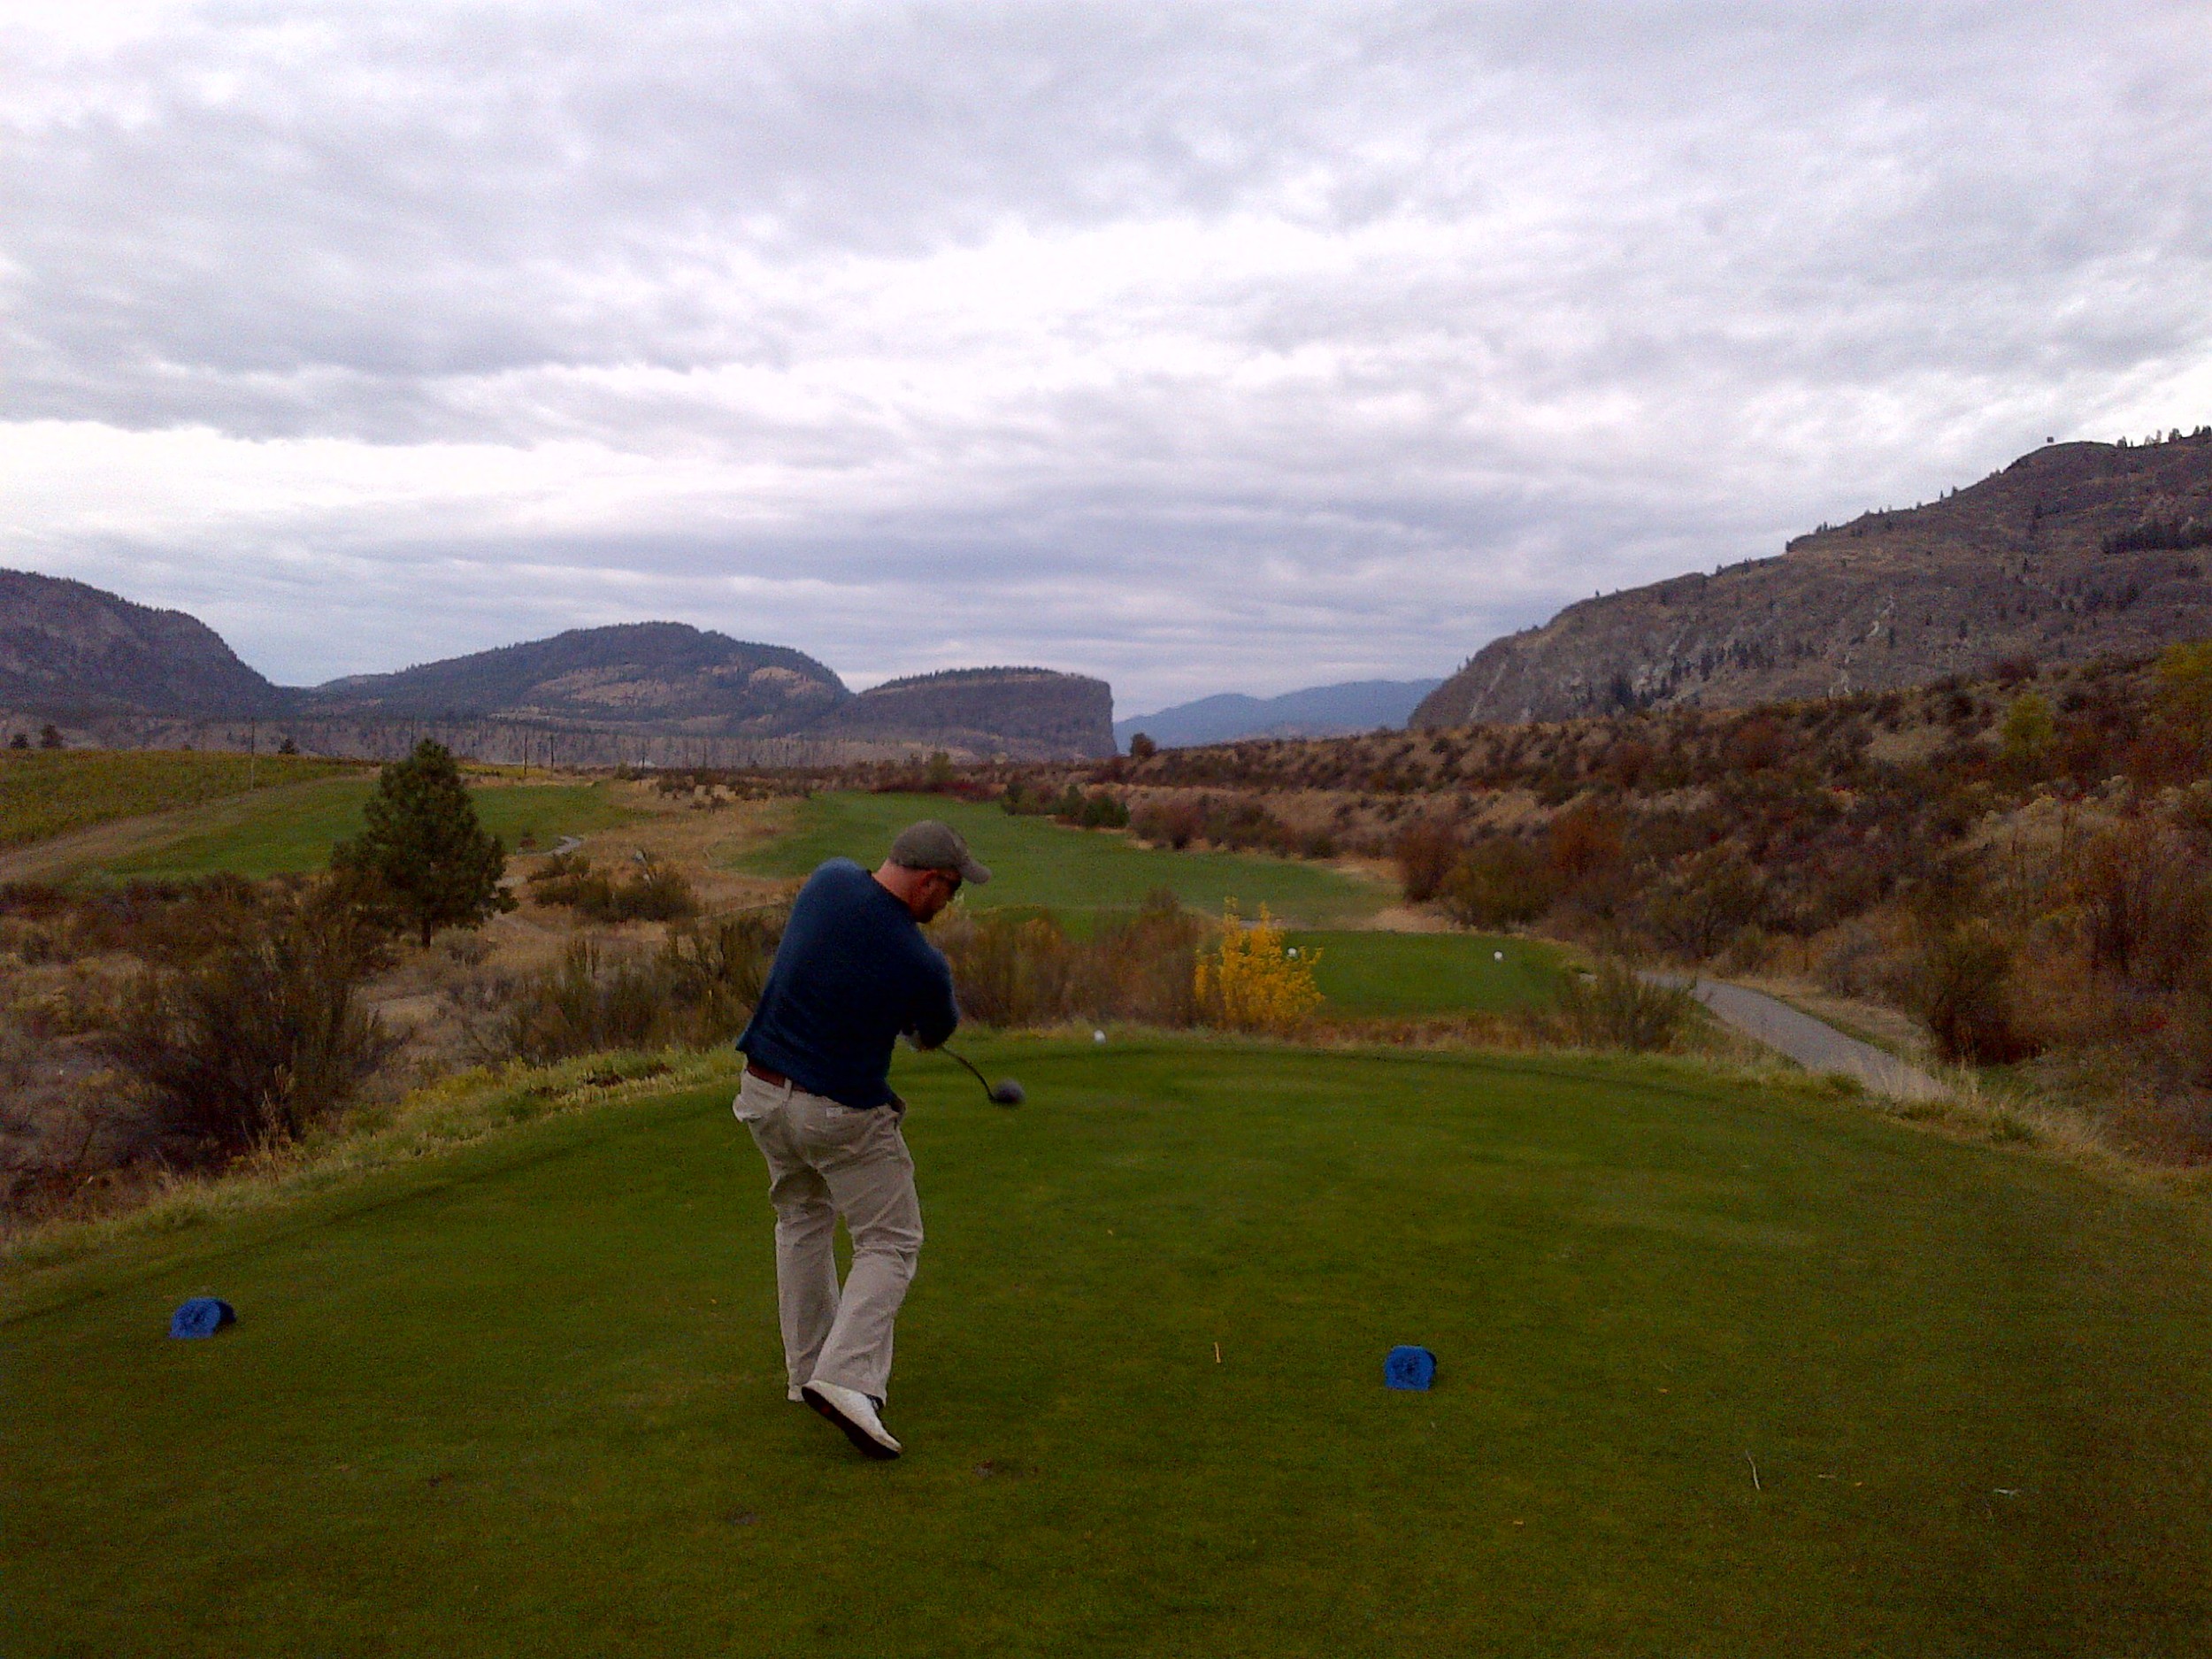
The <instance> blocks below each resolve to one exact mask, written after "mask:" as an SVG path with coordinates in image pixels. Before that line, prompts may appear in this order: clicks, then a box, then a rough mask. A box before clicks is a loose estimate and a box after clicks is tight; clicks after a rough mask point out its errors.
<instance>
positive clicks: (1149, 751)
mask: <svg viewBox="0 0 2212 1659" xmlns="http://www.w3.org/2000/svg"><path fill="white" fill-rule="evenodd" d="M1159 752H1160V746H1159V745H1158V744H1157V743H1156V742H1154V741H1152V740H1151V739H1150V738H1148V737H1147V736H1146V735H1145V734H1144V733H1142V732H1133V733H1130V735H1129V758H1130V759H1132V760H1150V759H1151V758H1152V757H1154V756H1155V755H1156V754H1158V753H1159Z"/></svg>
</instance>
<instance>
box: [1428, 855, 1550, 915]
mask: <svg viewBox="0 0 2212 1659" xmlns="http://www.w3.org/2000/svg"><path fill="white" fill-rule="evenodd" d="M1557 895H1558V887H1557V884H1556V883H1555V880H1554V879H1553V876H1552V872H1551V870H1550V867H1549V865H1548V864H1547V863H1546V861H1545V860H1544V859H1542V858H1541V857H1540V856H1538V855H1537V853H1536V851H1535V849H1533V848H1531V847H1529V846H1526V845H1525V844H1524V843H1522V842H1520V841H1515V840H1513V839H1512V837H1510V836H1507V835H1493V836H1489V837H1487V838H1486V839H1485V840H1482V841H1477V842H1476V843H1475V844H1474V845H1473V846H1472V847H1471V848H1469V849H1467V851H1466V852H1464V853H1463V854H1462V855H1461V856H1460V858H1459V862H1458V863H1457V864H1455V865H1454V866H1453V867H1452V872H1451V873H1450V875H1448V876H1447V877H1446V878H1445V880H1444V886H1443V888H1442V892H1441V897H1442V899H1443V902H1444V908H1445V910H1447V911H1448V912H1449V913H1450V915H1451V917H1452V918H1453V919H1454V920H1455V921H1458V922H1462V923H1464V924H1465V925H1466V926H1470V927H1513V926H1519V925H1521V924H1522V923H1525V922H1532V921H1534V920H1535V919H1536V918H1538V917H1540V916H1541V915H1543V914H1544V912H1545V911H1547V910H1550V909H1551V907H1552V902H1553V901H1554V899H1555V898H1556V896H1557Z"/></svg>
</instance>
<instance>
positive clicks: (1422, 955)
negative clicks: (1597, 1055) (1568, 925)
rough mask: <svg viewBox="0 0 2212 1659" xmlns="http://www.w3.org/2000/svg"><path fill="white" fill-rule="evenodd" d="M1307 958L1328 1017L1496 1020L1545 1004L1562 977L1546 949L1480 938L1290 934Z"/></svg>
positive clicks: (1543, 945) (1533, 944)
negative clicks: (1480, 1015) (1491, 1017)
mask: <svg viewBox="0 0 2212 1659" xmlns="http://www.w3.org/2000/svg"><path fill="white" fill-rule="evenodd" d="M1287 942H1288V943H1289V944H1291V945H1294V946H1295V947H1296V948H1297V949H1300V950H1302V951H1310V952H1314V953H1316V954H1315V958H1314V961H1315V966H1314V983H1315V984H1316V985H1317V987H1320V990H1321V994H1322V995H1324V996H1325V997H1327V998H1328V1005H1327V1008H1326V1010H1325V1011H1326V1012H1328V1013H1332V1014H1353V1015H1362V1014H1382V1015H1421V1014H1459V1013H1468V1012H1474V1013H1485V1014H1495V1013H1502V1012H1504V1011H1505V1010H1508V1009H1511V1008H1528V1007H1532V1006H1536V1005H1539V1004H1541V1003H1545V1002H1550V1001H1552V1000H1553V999H1554V998H1555V997H1556V996H1557V995H1559V986H1560V979H1561V976H1562V973H1563V969H1562V968H1561V967H1560V965H1559V951H1558V950H1557V949H1556V948H1555V947H1554V946H1551V945H1548V944H1546V943H1544V942H1542V941H1538V940H1532V939H1511V938H1507V937H1503V936H1494V935H1490V934H1485V933H1380V932H1376V931H1374V930H1372V929H1363V930H1360V931H1357V932H1352V931H1339V932H1335V933H1309V932H1299V933H1291V934H1289V935H1288V936H1287Z"/></svg>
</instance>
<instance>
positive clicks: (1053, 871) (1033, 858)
mask: <svg viewBox="0 0 2212 1659" xmlns="http://www.w3.org/2000/svg"><path fill="white" fill-rule="evenodd" d="M918 818H941V819H942V820H943V821H945V822H946V823H948V824H950V825H951V826H953V827H954V828H955V829H956V830H958V831H959V832H960V833H962V834H963V835H964V836H965V837H967V840H968V844H969V846H970V847H971V848H972V849H974V852H975V856H977V857H978V858H979V859H981V860H982V861H983V862H984V864H987V865H988V866H989V868H990V871H991V882H990V885H989V886H988V887H979V888H977V889H975V890H974V891H973V892H972V893H969V894H967V895H964V897H963V898H962V901H961V902H963V903H970V904H975V905H979V906H993V905H1030V904H1033V905H1041V906H1042V907H1044V908H1046V909H1048V910H1055V911H1057V912H1059V913H1061V914H1063V915H1067V914H1068V913H1070V912H1082V911H1087V910H1133V909H1134V908H1135V907H1136V906H1137V905H1139V904H1141V903H1142V902H1143V901H1144V897H1145V895H1146V894H1148V893H1150V892H1151V891H1153V890H1154V889H1155V888H1158V887H1165V888H1166V889H1168V890H1169V891H1170V892H1171V893H1173V894H1174V895H1176V897H1178V898H1179V899H1180V900H1182V902H1184V903H1185V904H1187V905H1189V906H1191V907H1192V908H1193V909H1195V910H1208V911H1211V912H1213V913H1215V914H1218V913H1219V912H1220V910H1221V905H1222V902H1223V900H1225V899H1234V900H1236V901H1237V902H1239V903H1240V905H1241V906H1242V907H1243V910H1244V913H1245V914H1246V915H1247V916H1256V915H1257V914H1258V913H1259V909H1260V906H1262V905H1263V904H1264V905H1266V906H1267V907H1268V908H1269V910H1271V912H1272V913H1273V914H1274V915H1276V916H1278V917H1283V918H1292V919H1294V920H1296V921H1300V922H1302V923H1305V924H1308V925H1309V926H1327V925H1328V924H1330V923H1332V922H1341V921H1346V920H1350V919H1354V918H1358V917H1362V916H1368V915H1371V914H1373V913H1374V912H1375V911H1377V910H1381V909H1382V908H1383V907H1384V906H1385V905H1386V904H1388V903H1390V902H1392V901H1393V900H1394V898H1395V897H1396V894H1395V892H1394V890H1393V889H1392V888H1390V887H1386V886H1384V885H1383V884H1382V883H1380V882H1375V881H1366V880H1361V879H1357V878H1355V877H1352V876H1348V875H1345V874H1343V873H1342V872H1339V871H1335V870H1332V869H1329V868H1327V867H1325V866H1324V865H1321V864H1305V863H1301V862H1300V861H1298V860H1296V859H1292V858H1272V857H1268V856H1263V855H1259V854H1252V853H1177V852H1168V851H1164V850H1158V849H1150V848H1144V847H1138V846H1135V845H1133V844H1132V843H1131V842H1130V841H1129V840H1128V839H1127V838H1126V837H1125V836H1122V835H1118V834H1110V833H1105V832H1102V831H1095V830H1093V831H1085V830H1077V829H1069V828H1066V827H1064V826H1061V825H1057V824H1055V823H1054V822H1053V821H1052V820H1051V819H1049V818H1017V817H1013V816H1011V815H1010V814H1008V813H1006V812H1003V811H1002V810H999V809H998V808H997V807H995V806H979V805H977V804H975V803H972V802H968V801H959V800H955V799H952V798H951V797H949V796H945V795H816V796H814V797H813V798H812V799H810V800H808V801H805V802H803V803H801V804H800V807H799V822H798V826H797V827H796V829H795V832H794V833H791V834H790V835H787V836H785V837H782V838H781V839H780V840H778V841H774V842H772V843H771V844H769V845H768V846H766V847H763V848H760V849H756V850H754V851H752V852H749V853H748V854H747V855H745V856H744V857H743V858H742V860H741V863H740V865H739V867H740V868H741V869H743V870H746V871H748V872H752V873H755V874H759V875H780V876H803V875H805V874H806V873H807V872H809V871H810V870H812V869H813V868H814V867H815V865H817V864H820V863H821V862H822V860H824V859H825V858H832V857H840V856H841V857H846V858H852V859H856V860H858V861H859V862H860V863H862V864H865V865H867V866H868V867H869V868H871V869H873V868H874V867H875V865H876V864H879V863H880V862H881V860H882V858H883V856H884V854H885V852H886V851H887V850H888V849H889V848H890V845H891V838H892V837H893V836H895V835H896V834H897V833H899V832H900V831H901V830H902V829H904V828H905V827H906V826H908V825H909V824H911V823H913V822H915V820H917V819H918Z"/></svg>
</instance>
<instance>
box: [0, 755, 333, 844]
mask: <svg viewBox="0 0 2212 1659" xmlns="http://www.w3.org/2000/svg"><path fill="white" fill-rule="evenodd" d="M358 770H359V768H358V767H357V766H356V765H355V764H352V763H350V762H347V761H338V760H319V759H316V758H313V757H310V756H305V755H263V756H260V757H257V758H256V757H250V756H246V755H229V754H219V753H214V752H196V751H194V750H190V749H61V750H55V751H48V750H42V749H32V750H30V751H28V752H27V753H19V752H17V751H15V750H12V749H0V846H4V847H20V846H25V845H27V844H28V843H30V842H33V841H46V840H48V839H50V838H51V837H53V836H56V835H65V834H67V833H70V832H71V831H73V830H81V829H90V828H91V827H92V826H94V825H96V824H104V823H107V822H109V821H110V820H111V819H114V818H137V817H139V816H141V815H142V814H145V813H150V812H166V811H170V810H173V809H175V808H178V807H185V806H196V805H198V804H199V803H203V802H207V801H217V800H221V799H223V798H225V797H227V796H230V795H243V794H245V793H246V787H247V785H248V784H249V783H251V784H253V785H254V786H256V787H269V786H272V785H285V784H298V783H306V782H309V781H311V780H314V779H318V778H327V777H331V776H333V775H334V774H338V773H344V772H357V771H358Z"/></svg>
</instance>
